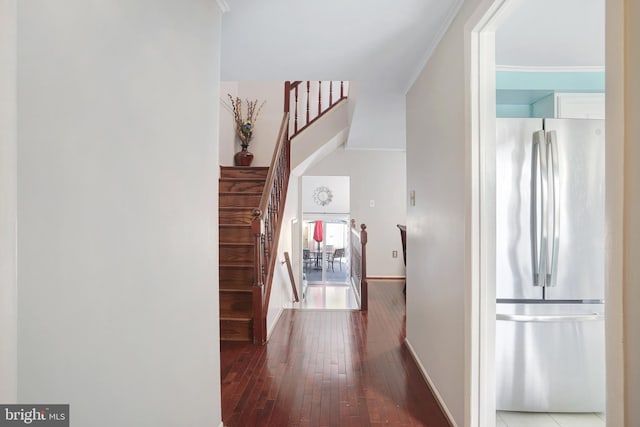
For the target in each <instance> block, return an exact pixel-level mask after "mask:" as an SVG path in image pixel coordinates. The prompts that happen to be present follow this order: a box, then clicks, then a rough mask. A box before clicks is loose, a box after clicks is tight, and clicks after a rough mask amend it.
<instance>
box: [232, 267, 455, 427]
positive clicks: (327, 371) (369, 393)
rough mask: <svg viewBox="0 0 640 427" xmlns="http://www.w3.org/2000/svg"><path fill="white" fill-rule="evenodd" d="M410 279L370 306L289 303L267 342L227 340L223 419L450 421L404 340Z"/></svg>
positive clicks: (434, 426) (378, 288)
mask: <svg viewBox="0 0 640 427" xmlns="http://www.w3.org/2000/svg"><path fill="white" fill-rule="evenodd" d="M403 284H404V282H403V281H375V280H371V281H370V282H369V312H368V313H361V312H359V311H345V310H342V311H315V310H285V311H284V313H283V314H282V317H281V318H280V320H279V321H278V323H277V325H276V327H275V330H274V332H273V334H272V336H271V339H270V341H269V343H268V344H267V345H266V346H253V345H251V344H246V343H240V342H222V343H221V371H222V372H221V378H222V419H223V421H224V425H225V426H226V427H234V426H236V427H238V426H242V427H245V426H370V425H383V424H386V425H393V426H431V427H439V426H448V425H449V424H448V422H447V421H446V419H445V417H444V415H443V414H442V411H441V410H440V408H439V406H438V404H437V403H436V401H435V399H434V398H433V396H432V394H431V392H430V391H429V388H428V386H427V385H426V383H425V381H424V380H423V378H422V375H421V373H420V371H419V370H418V368H417V366H416V364H415V363H414V361H413V359H412V357H411V354H410V353H409V351H408V350H407V348H406V347H405V346H404V344H403V340H404V335H405V303H404V296H403V294H402V287H403Z"/></svg>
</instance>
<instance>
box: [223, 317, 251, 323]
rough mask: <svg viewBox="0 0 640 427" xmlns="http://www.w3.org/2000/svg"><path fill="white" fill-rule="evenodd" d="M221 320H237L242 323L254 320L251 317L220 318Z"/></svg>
mask: <svg viewBox="0 0 640 427" xmlns="http://www.w3.org/2000/svg"><path fill="white" fill-rule="evenodd" d="M220 320H226V321H229V320H235V321H240V322H251V321H252V320H253V319H252V318H251V317H223V316H221V317H220Z"/></svg>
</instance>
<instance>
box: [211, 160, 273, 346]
mask: <svg viewBox="0 0 640 427" xmlns="http://www.w3.org/2000/svg"><path fill="white" fill-rule="evenodd" d="M268 173H269V168H268V167H242V166H240V167H228V166H221V168H220V182H219V218H220V220H219V223H220V225H219V232H220V233H219V239H220V255H219V262H220V339H221V340H223V341H252V340H253V325H254V319H253V311H254V310H253V289H252V288H253V285H254V284H255V268H254V265H255V237H254V236H253V234H252V231H251V221H252V219H253V216H254V215H253V212H254V210H255V209H256V208H257V207H258V206H259V205H260V198H261V197H262V193H263V191H264V186H265V180H266V178H267V175H268Z"/></svg>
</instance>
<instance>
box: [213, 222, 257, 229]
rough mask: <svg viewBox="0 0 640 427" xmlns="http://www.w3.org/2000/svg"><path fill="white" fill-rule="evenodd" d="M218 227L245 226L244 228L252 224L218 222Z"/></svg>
mask: <svg viewBox="0 0 640 427" xmlns="http://www.w3.org/2000/svg"><path fill="white" fill-rule="evenodd" d="M218 227H243V228H251V224H227V223H225V224H218Z"/></svg>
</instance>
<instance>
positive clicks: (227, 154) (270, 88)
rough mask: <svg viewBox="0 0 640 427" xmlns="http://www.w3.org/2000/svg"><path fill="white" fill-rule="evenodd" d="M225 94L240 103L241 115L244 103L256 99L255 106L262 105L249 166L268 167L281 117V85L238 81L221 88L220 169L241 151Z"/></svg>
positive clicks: (269, 82) (282, 95)
mask: <svg viewBox="0 0 640 427" xmlns="http://www.w3.org/2000/svg"><path fill="white" fill-rule="evenodd" d="M228 93H230V94H231V96H234V97H235V96H239V97H240V99H242V106H243V112H244V114H245V115H246V111H247V110H246V102H245V100H246V99H249V100H251V101H253V100H255V99H257V100H258V106H259V105H260V103H261V102H262V101H266V103H265V104H264V107H263V108H262V111H261V112H260V115H259V116H258V120H257V121H256V123H255V131H254V132H253V139H252V140H251V142H250V144H249V151H250V152H252V153H253V155H254V158H253V163H252V164H251V166H269V165H270V164H271V158H272V157H273V150H274V147H275V144H276V142H277V138H278V131H279V130H280V125H281V123H282V115H283V114H284V113H283V112H284V82H281V81H242V82H223V83H222V84H221V89H220V102H221V104H224V105H222V108H221V109H220V164H221V165H223V166H233V155H234V154H235V153H236V152H238V151H240V149H241V146H240V139H239V138H238V137H237V135H236V132H235V122H234V119H233V110H232V109H231V106H230V101H229V97H228V96H227V94H228Z"/></svg>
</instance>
